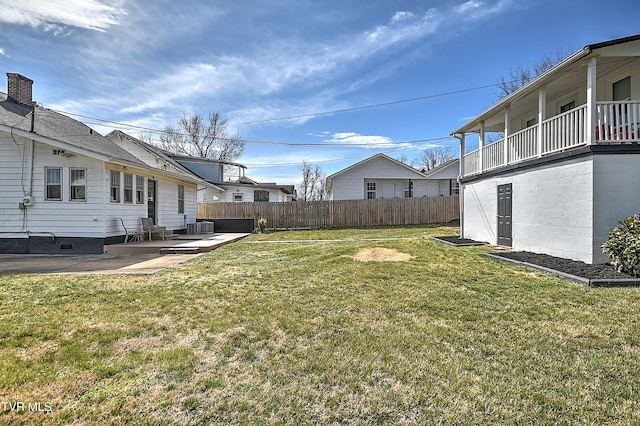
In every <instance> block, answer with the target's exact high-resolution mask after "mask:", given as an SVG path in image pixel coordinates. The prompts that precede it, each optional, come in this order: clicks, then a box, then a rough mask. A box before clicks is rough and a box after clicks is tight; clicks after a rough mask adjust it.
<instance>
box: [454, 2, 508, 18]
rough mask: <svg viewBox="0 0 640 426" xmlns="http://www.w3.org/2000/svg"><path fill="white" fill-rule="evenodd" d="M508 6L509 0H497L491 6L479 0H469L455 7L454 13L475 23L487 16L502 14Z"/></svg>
mask: <svg viewBox="0 0 640 426" xmlns="http://www.w3.org/2000/svg"><path fill="white" fill-rule="evenodd" d="M510 4H511V0H498V1H497V2H496V3H495V4H493V5H488V4H486V3H485V2H484V1H480V0H469V1H467V2H465V3H462V4H461V5H459V6H456V7H455V8H454V11H455V13H456V14H458V15H461V16H462V17H463V18H464V19H466V20H469V21H477V20H480V19H483V18H486V17H487V16H490V15H496V14H498V13H501V12H503V11H504V10H505V9H506V8H507V7H508V6H509V5H510Z"/></svg>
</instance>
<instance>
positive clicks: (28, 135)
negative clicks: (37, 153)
mask: <svg viewBox="0 0 640 426" xmlns="http://www.w3.org/2000/svg"><path fill="white" fill-rule="evenodd" d="M0 131H3V132H6V133H10V134H12V135H16V136H19V137H21V138H25V139H31V140H33V141H35V142H39V143H42V144H45V145H49V146H51V147H54V148H59V149H63V150H65V151H69V152H73V153H74V154H80V155H84V156H86V157H90V158H94V159H96V160H101V161H111V160H112V159H111V158H110V157H108V156H106V155H102V154H98V153H96V152H93V151H89V150H87V149H82V148H80V147H77V146H76V145H72V144H70V143H66V142H62V141H59V140H57V139H52V138H49V137H47V136H42V135H40V134H38V133H35V132H29V131H26V130H21V129H17V128H15V127H11V126H7V125H4V124H0Z"/></svg>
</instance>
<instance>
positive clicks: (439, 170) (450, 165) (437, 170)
mask: <svg viewBox="0 0 640 426" xmlns="http://www.w3.org/2000/svg"><path fill="white" fill-rule="evenodd" d="M459 163H460V160H459V159H457V158H454V159H452V160H449V161H447V162H444V163H442V164H440V165H439V166H436V167H434V168H433V169H431V170H428V171H426V172H424V173H425V175H427V177H428V178H430V179H450V178H449V177H442V178H440V177H438V175H442V174H446V173H447V172H453V173H455V176H456V177H457V176H458V173H459V168H460V164H459ZM449 169H452V170H449Z"/></svg>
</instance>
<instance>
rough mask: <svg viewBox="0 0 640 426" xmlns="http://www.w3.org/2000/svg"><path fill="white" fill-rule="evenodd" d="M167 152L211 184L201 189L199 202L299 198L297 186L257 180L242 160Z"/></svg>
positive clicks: (284, 200)
mask: <svg viewBox="0 0 640 426" xmlns="http://www.w3.org/2000/svg"><path fill="white" fill-rule="evenodd" d="M167 154H168V155H169V156H170V157H171V158H172V159H173V160H175V161H176V162H177V163H179V164H180V165H181V166H183V167H184V168H185V169H187V170H189V171H190V172H191V173H193V174H195V175H197V176H199V177H200V178H201V179H203V180H205V181H206V182H208V183H209V184H210V185H209V188H207V189H206V190H204V191H199V192H198V202H199V203H216V202H232V201H233V202H259V201H268V202H286V201H293V200H295V188H294V186H293V185H278V184H276V183H261V182H256V181H254V180H252V179H249V178H248V177H247V176H245V170H246V166H244V165H242V164H240V163H233V162H229V161H217V160H212V159H210V158H199V157H189V156H183V155H177V154H170V153H167Z"/></svg>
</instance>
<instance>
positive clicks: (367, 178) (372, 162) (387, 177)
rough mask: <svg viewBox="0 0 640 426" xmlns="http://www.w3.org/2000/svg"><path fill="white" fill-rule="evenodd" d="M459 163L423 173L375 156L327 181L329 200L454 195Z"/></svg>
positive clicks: (452, 163) (389, 158)
mask: <svg viewBox="0 0 640 426" xmlns="http://www.w3.org/2000/svg"><path fill="white" fill-rule="evenodd" d="M457 163H458V160H452V161H450V162H448V163H446V164H443V165H442V166H441V167H438V168H436V169H433V170H430V171H429V172H427V173H423V172H421V171H419V170H416V169H414V168H413V167H411V166H408V165H406V164H404V163H402V162H400V161H398V160H396V159H394V158H391V157H389V156H387V155H385V154H382V153H380V154H376V155H373V156H371V157H368V158H366V159H364V160H362V161H360V162H358V163H356V164H353V165H351V166H349V167H347V168H344V169H342V170H340V171H338V172H336V173H334V174H332V175H331V176H329V177H327V190H328V191H329V199H331V200H362V199H375V198H405V197H432V196H439V195H455V194H457V175H458V165H457Z"/></svg>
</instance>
